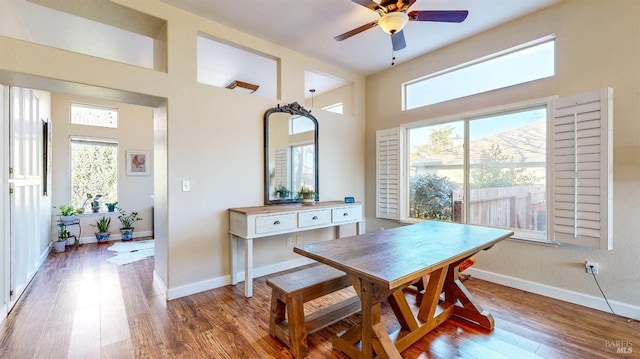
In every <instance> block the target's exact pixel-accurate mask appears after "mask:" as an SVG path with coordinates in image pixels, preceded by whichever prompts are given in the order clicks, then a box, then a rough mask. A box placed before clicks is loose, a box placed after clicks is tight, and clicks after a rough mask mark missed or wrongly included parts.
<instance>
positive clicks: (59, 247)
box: [53, 241, 67, 253]
mask: <svg viewBox="0 0 640 359" xmlns="http://www.w3.org/2000/svg"><path fill="white" fill-rule="evenodd" d="M66 246H67V241H55V242H53V250H54V251H56V253H60V252H64V250H65V248H66Z"/></svg>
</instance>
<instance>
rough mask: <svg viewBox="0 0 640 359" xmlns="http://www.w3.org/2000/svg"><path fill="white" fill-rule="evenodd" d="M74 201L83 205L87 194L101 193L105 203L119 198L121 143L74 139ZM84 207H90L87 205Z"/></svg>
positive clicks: (72, 142)
mask: <svg viewBox="0 0 640 359" xmlns="http://www.w3.org/2000/svg"><path fill="white" fill-rule="evenodd" d="M70 147H71V151H70V152H71V205H73V206H74V207H82V206H83V204H84V205H86V206H89V205H90V203H85V200H86V199H87V194H88V193H90V194H91V195H93V196H95V195H102V198H101V199H100V203H101V207H100V210H105V209H106V206H105V203H108V202H116V201H117V200H118V143H117V142H115V141H106V140H91V139H72V140H71V144H70ZM84 209H85V211H86V210H88V209H89V208H88V207H85V208H84Z"/></svg>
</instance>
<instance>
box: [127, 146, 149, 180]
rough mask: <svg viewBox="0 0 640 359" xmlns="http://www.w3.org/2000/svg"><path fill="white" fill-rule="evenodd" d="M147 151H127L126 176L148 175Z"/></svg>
mask: <svg viewBox="0 0 640 359" xmlns="http://www.w3.org/2000/svg"><path fill="white" fill-rule="evenodd" d="M149 160H150V158H149V151H127V162H126V164H127V176H147V175H149Z"/></svg>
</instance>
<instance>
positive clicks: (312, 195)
mask: <svg viewBox="0 0 640 359" xmlns="http://www.w3.org/2000/svg"><path fill="white" fill-rule="evenodd" d="M298 199H302V204H314V203H316V192H315V191H314V190H313V188H311V187H310V186H307V185H306V184H304V183H303V184H302V186H300V190H299V191H298Z"/></svg>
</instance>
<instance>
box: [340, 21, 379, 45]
mask: <svg viewBox="0 0 640 359" xmlns="http://www.w3.org/2000/svg"><path fill="white" fill-rule="evenodd" d="M376 26H378V20H374V21H371V22H370V23H368V24H364V25H362V26H360V27H356V28H355V29H353V30H351V31H347V32H345V33H344V34H342V35H338V36H335V37H334V38H333V39H334V40H337V41H342V40H344V39H348V38H350V37H351V36H353V35H356V34H359V33H361V32H363V31H365V30H369V29H370V28H372V27H376Z"/></svg>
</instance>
